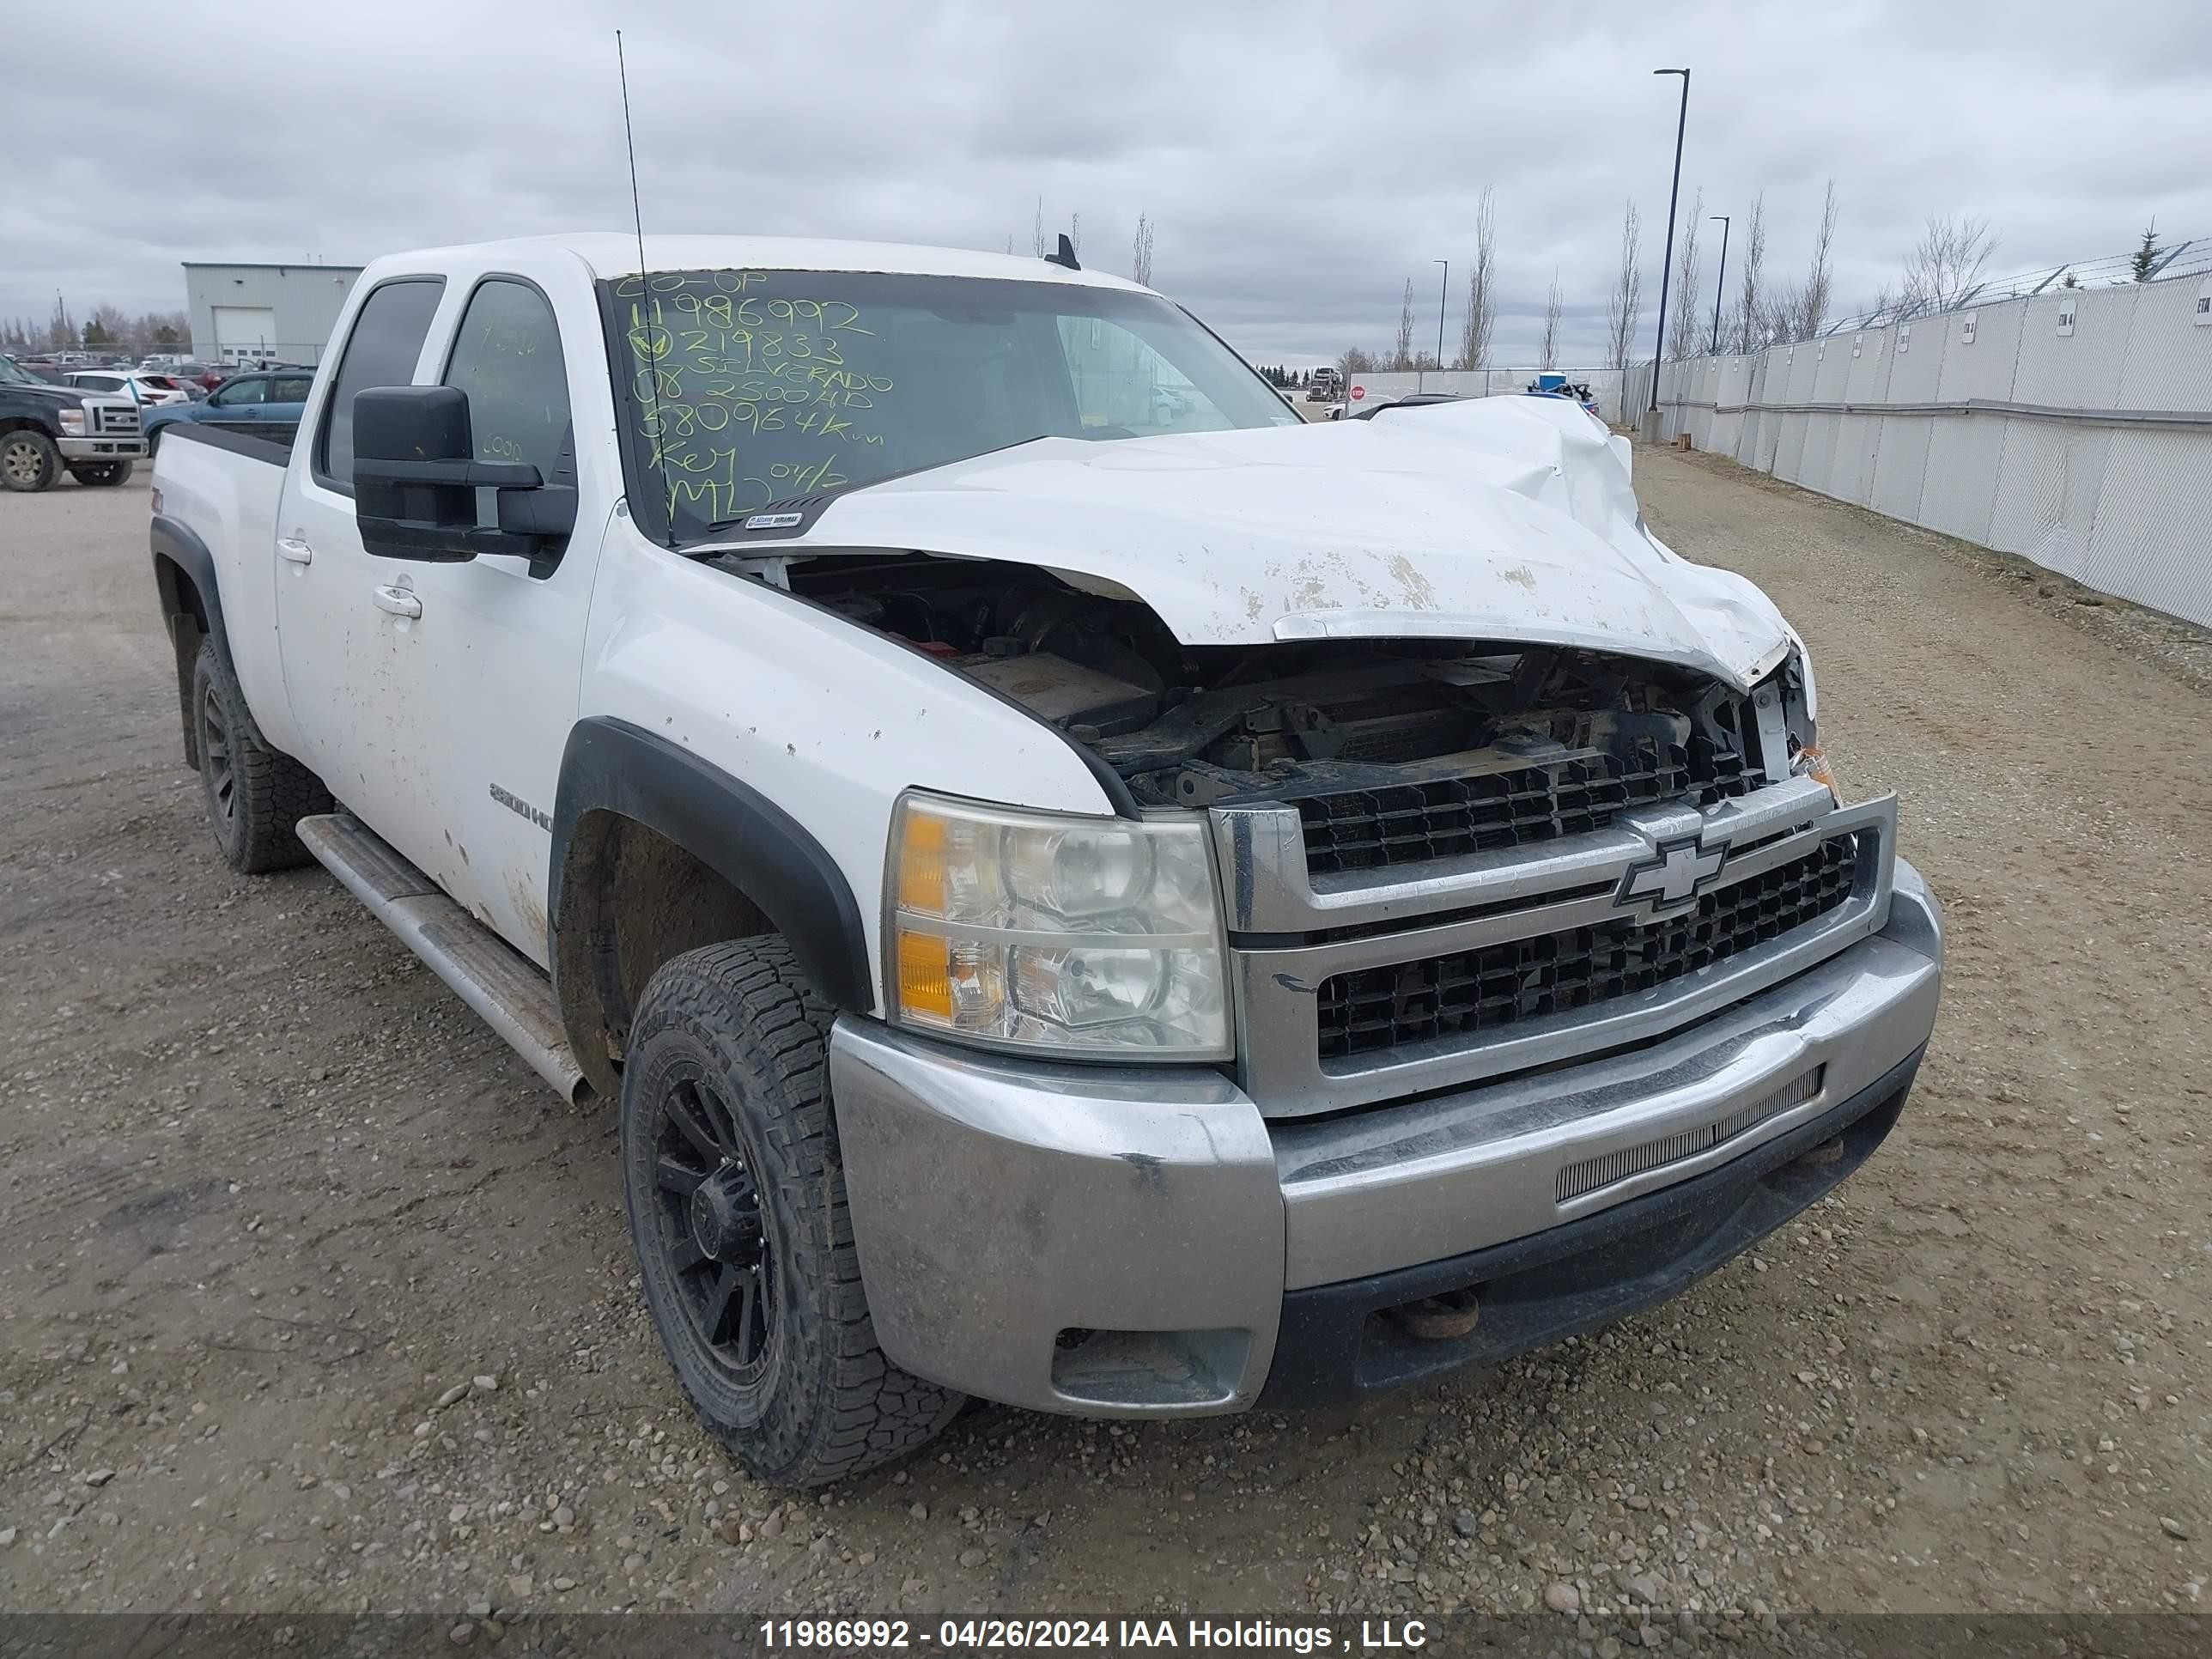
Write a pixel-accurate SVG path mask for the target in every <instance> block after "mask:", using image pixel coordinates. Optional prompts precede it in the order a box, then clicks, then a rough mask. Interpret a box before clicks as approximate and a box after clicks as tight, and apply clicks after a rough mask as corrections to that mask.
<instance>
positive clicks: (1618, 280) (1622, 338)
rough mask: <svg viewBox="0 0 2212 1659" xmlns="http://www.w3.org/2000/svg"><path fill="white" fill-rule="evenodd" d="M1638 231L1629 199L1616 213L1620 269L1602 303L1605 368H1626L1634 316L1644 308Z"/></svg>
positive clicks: (1632, 335)
mask: <svg viewBox="0 0 2212 1659" xmlns="http://www.w3.org/2000/svg"><path fill="white" fill-rule="evenodd" d="M1642 234H1643V223H1642V222H1641V220H1639V219H1638V216H1637V212H1636V203H1635V201H1634V200H1633V199H1631V200H1630V202H1629V204H1628V206H1627V208H1626V210H1624V211H1623V212H1622V214H1621V216H1620V271H1619V273H1618V274H1617V275H1616V276H1614V277H1613V292H1612V293H1611V294H1610V295H1607V297H1606V302H1605V322H1606V340H1607V343H1606V359H1605V361H1606V366H1607V368H1627V367H1628V353H1629V350H1630V348H1631V344H1632V342H1633V341H1634V340H1635V338H1636V319H1637V315H1638V313H1640V312H1641V311H1642V310H1643V309H1644V267H1643V265H1642V264H1641V263H1639V261H1638V253H1639V252H1640V249H1639V248H1638V243H1639V241H1640V240H1642Z"/></svg>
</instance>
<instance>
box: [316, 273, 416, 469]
mask: <svg viewBox="0 0 2212 1659" xmlns="http://www.w3.org/2000/svg"><path fill="white" fill-rule="evenodd" d="M445 289H446V279H445V278H444V277H442V276H395V277H392V279H391V280H389V281H388V282H384V283H378V284H377V286H376V289H374V292H372V293H371V294H370V295H369V296H368V299H367V300H365V301H362V307H361V310H360V312H359V313H356V316H355V318H354V322H353V331H352V332H351V333H350V334H349V335H348V336H347V337H346V343H345V355H344V356H343V357H341V358H340V359H339V360H338V373H337V381H336V382H335V383H334V384H333V385H332V386H331V395H330V398H329V401H328V402H327V403H326V404H325V405H324V407H323V416H322V425H321V428H320V429H319V431H318V432H317V434H316V435H315V447H314V471H315V481H316V483H319V484H321V485H322V486H323V487H324V488H325V489H335V490H337V491H339V492H341V493H342V494H344V495H351V494H352V493H353V400H354V398H355V396H356V394H357V393H359V392H363V391H366V390H368V388H369V387H371V386H411V385H413V384H414V380H415V365H416V362H418V361H419V360H420V359H421V357H422V344H423V342H424V341H426V340H428V338H429V337H430V319H431V318H432V317H433V316H434V315H435V313H436V312H437V309H438V301H439V298H440V296H441V295H443V294H444V292H445Z"/></svg>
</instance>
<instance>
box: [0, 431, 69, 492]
mask: <svg viewBox="0 0 2212 1659" xmlns="http://www.w3.org/2000/svg"><path fill="white" fill-rule="evenodd" d="M61 475H62V453H61V451H60V450H58V449H57V448H56V447H54V441H53V440H52V438H49V437H48V436H46V434H45V433H43V432H40V431H39V430H38V429H37V428H33V427H27V426H19V427H17V428H15V430H14V431H13V432H0V489H13V490H17V491H20V492H21V493H22V494H25V495H29V494H31V493H33V491H36V490H40V489H48V488H50V487H51V486H52V483H53V482H54V480H55V479H56V478H58V477H61Z"/></svg>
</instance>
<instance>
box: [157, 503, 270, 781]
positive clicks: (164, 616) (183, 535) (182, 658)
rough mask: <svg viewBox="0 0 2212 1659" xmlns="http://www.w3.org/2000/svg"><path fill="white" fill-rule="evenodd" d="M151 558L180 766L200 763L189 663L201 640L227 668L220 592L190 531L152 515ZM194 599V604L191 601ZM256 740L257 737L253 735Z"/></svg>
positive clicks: (208, 557) (210, 562) (211, 558)
mask: <svg viewBox="0 0 2212 1659" xmlns="http://www.w3.org/2000/svg"><path fill="white" fill-rule="evenodd" d="M147 541H148V544H149V546H150V547H151V548H152V550H153V555H154V586H155V591H156V592H159V593H160V595H161V626H162V630H163V631H164V632H165V633H167V635H168V636H169V645H170V648H171V649H172V650H173V652H174V653H176V659H177V714H178V718H179V720H181V721H182V723H183V726H184V732H185V764H186V765H187V766H191V767H197V766H198V765H199V763H200V757H199V746H198V744H197V740H196V739H195V737H194V734H193V726H192V663H193V660H194V659H196V658H197V656H198V655H199V647H200V641H201V640H202V639H210V640H213V641H215V648H216V655H218V656H220V657H221V658H222V660H223V662H224V663H225V664H226V665H228V666H229V667H230V670H231V672H232V674H233V676H235V675H236V673H237V665H236V664H235V663H234V662H233V661H232V659H231V654H230V635H228V632H226V631H225V629H224V628H223V623H222V588H221V586H219V584H218V583H217V582H216V574H215V555H214V554H212V553H211V552H210V551H209V550H208V544H206V543H205V542H204V541H202V540H201V539H200V538H199V537H198V536H197V534H196V533H195V532H193V531H192V529H191V526H188V525H184V524H179V522H178V521H177V520H174V519H171V518H165V517H162V516H161V515H159V514H156V515H155V519H154V521H153V525H152V526H151V527H150V528H149V530H148V532H147ZM195 594H197V597H198V602H197V604H195V603H194V602H193V598H192V596H193V595H195ZM255 736H256V738H258V736H259V733H258V732H256V733H255Z"/></svg>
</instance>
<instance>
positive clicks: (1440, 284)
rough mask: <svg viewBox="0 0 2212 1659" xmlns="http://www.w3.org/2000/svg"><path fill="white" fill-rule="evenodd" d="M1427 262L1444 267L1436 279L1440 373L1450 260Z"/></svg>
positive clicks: (1449, 283)
mask: <svg viewBox="0 0 2212 1659" xmlns="http://www.w3.org/2000/svg"><path fill="white" fill-rule="evenodd" d="M1429 263H1430V264H1432V265H1442V266H1443V268H1444V270H1443V276H1439V277H1438V278H1437V373H1438V374H1443V368H1444V301H1447V300H1449V298H1450V297H1451V261H1450V260H1449V259H1431V260H1430V261H1429ZM1417 384H1418V383H1417Z"/></svg>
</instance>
